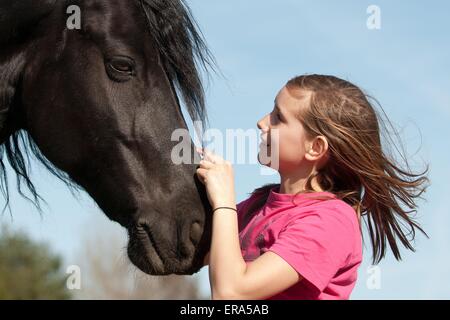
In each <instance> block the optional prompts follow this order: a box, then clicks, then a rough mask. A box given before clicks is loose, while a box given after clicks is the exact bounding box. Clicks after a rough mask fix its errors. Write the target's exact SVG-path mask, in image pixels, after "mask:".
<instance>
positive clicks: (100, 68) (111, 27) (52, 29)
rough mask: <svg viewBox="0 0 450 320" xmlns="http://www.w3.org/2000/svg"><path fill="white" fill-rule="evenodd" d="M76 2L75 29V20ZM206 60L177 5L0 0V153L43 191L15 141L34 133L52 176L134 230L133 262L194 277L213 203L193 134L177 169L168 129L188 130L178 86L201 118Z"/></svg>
mask: <svg viewBox="0 0 450 320" xmlns="http://www.w3.org/2000/svg"><path fill="white" fill-rule="evenodd" d="M71 5H75V6H77V7H78V8H79V9H80V22H81V28H79V29H78V28H74V29H70V28H68V27H67V19H68V18H69V14H68V13H67V8H68V7H69V6H71ZM210 58H211V57H210V55H209V52H208V50H207V48H206V46H205V45H204V42H203V41H202V38H201V36H200V34H199V33H198V31H197V28H196V24H195V21H194V20H193V18H192V16H191V14H190V11H189V9H188V8H187V7H186V6H185V5H184V4H183V3H182V2H181V1H180V0H73V1H66V0H64V1H59V0H20V1H17V0H0V67H1V71H0V143H2V146H1V148H2V150H0V151H1V154H3V153H6V154H7V156H8V159H9V161H10V163H11V165H12V167H13V169H14V170H15V171H16V173H17V174H18V175H19V176H20V177H21V178H24V179H25V180H26V182H27V184H28V186H29V187H30V189H31V191H32V192H35V190H34V187H33V185H32V183H31V181H30V180H29V179H28V176H27V172H26V169H25V167H26V166H24V164H23V156H22V154H21V150H20V147H19V146H18V140H20V137H22V139H24V137H25V138H26V139H29V141H30V146H29V147H28V148H31V149H32V150H33V152H34V153H35V154H36V155H38V158H39V159H41V160H42V161H43V163H44V164H46V165H47V167H48V168H49V169H50V170H51V171H52V172H53V173H56V174H57V176H58V177H60V178H62V179H63V180H65V182H69V183H73V184H74V185H75V186H77V187H79V188H80V189H82V190H85V191H86V192H87V193H88V194H89V195H90V196H91V197H92V198H93V199H94V200H95V202H96V203H97V204H98V205H99V207H100V208H101V209H102V211H103V212H104V213H105V214H106V215H107V216H108V217H109V218H110V219H111V220H114V221H116V222H118V223H120V224H121V225H122V226H124V227H125V228H126V229H127V230H128V234H129V244H128V256H129V258H130V260H131V261H132V262H133V263H134V264H135V265H136V266H137V267H139V268H140V269H141V270H142V271H144V272H146V273H149V274H155V275H164V274H172V273H175V274H192V273H195V272H197V271H198V270H199V269H200V268H201V266H202V265H203V264H202V263H203V258H204V256H205V254H206V253H207V252H208V250H209V243H210V237H211V217H210V206H209V203H208V200H207V198H206V194H205V190H204V187H203V186H202V184H201V183H199V181H198V180H197V177H196V174H195V169H196V165H195V163H196V160H198V154H197V153H196V151H195V148H194V145H193V143H192V141H191V140H190V139H188V141H187V144H188V145H187V150H189V151H190V152H191V155H192V156H193V157H194V158H193V159H192V158H191V160H192V161H191V163H183V164H175V163H174V162H173V161H172V157H171V155H172V150H173V148H174V147H175V145H176V144H178V143H179V141H173V139H172V133H173V132H174V131H175V130H176V129H186V130H187V125H186V122H185V120H184V118H183V115H182V112H181V107H180V102H179V100H178V97H177V92H178V93H179V94H180V95H181V97H182V98H183V100H184V102H185V104H186V108H187V109H188V111H189V114H190V116H191V117H192V118H193V119H197V120H204V118H205V110H204V97H203V87H202V83H201V80H200V76H199V70H198V62H201V63H203V64H204V65H206V63H208V62H210V61H211V60H209V59H210ZM177 90H178V91H177ZM1 165H2V167H3V162H1ZM0 171H1V170H0ZM2 176H3V178H6V173H5V172H4V170H3V172H2ZM99 232H100V231H99ZM99 254H101V253H99Z"/></svg>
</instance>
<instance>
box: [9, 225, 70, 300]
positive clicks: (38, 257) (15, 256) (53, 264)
mask: <svg viewBox="0 0 450 320" xmlns="http://www.w3.org/2000/svg"><path fill="white" fill-rule="evenodd" d="M66 279H67V275H66V274H65V273H64V272H63V271H62V270H61V258H60V257H59V256H57V255H54V254H52V253H51V252H50V250H49V248H48V246H47V245H45V244H41V243H36V242H33V241H32V240H31V239H30V238H29V237H28V236H27V235H26V234H24V233H22V232H13V231H11V230H10V229H9V228H7V227H6V226H2V227H1V228H0V299H70V298H71V295H70V293H69V291H68V290H67V289H66Z"/></svg>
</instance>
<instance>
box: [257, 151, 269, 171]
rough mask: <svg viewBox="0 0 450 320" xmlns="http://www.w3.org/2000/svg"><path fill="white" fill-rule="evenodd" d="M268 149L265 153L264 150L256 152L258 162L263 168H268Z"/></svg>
mask: <svg viewBox="0 0 450 320" xmlns="http://www.w3.org/2000/svg"><path fill="white" fill-rule="evenodd" d="M270 160H271V159H270V149H269V152H267V151H266V150H261V149H259V152H258V162H259V163H260V164H262V165H263V166H268V167H270V164H271V161H270Z"/></svg>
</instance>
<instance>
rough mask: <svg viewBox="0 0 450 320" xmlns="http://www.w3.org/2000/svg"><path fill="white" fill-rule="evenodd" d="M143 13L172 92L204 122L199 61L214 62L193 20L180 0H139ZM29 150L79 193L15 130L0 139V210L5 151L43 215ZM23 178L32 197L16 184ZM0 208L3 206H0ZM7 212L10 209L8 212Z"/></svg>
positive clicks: (213, 65)
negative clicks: (1, 142) (4, 139)
mask: <svg viewBox="0 0 450 320" xmlns="http://www.w3.org/2000/svg"><path fill="white" fill-rule="evenodd" d="M138 1H139V5H140V6H141V8H142V10H143V14H144V15H145V17H144V18H145V20H146V22H147V26H148V28H149V31H150V32H151V34H152V35H153V37H154V40H155V41H156V45H157V47H158V49H159V53H160V56H161V59H162V61H163V64H164V68H165V71H166V73H167V75H168V77H169V80H170V81H171V83H172V84H173V85H174V89H175V90H176V91H177V92H176V94H181V97H182V98H183V102H184V103H185V107H186V109H187V111H188V113H189V116H190V117H191V119H192V120H193V121H196V120H198V121H201V122H202V123H203V124H205V125H206V124H207V122H208V119H207V113H206V107H205V95H204V86H203V82H202V79H201V76H200V67H201V68H202V69H203V70H204V71H206V74H208V72H207V71H208V70H213V71H214V70H215V69H216V62H215V60H214V57H213V56H212V54H211V52H210V51H209V50H208V48H207V45H206V43H205V41H204V40H203V35H202V33H201V32H200V30H199V28H198V24H197V22H196V21H195V19H194V18H193V16H192V13H191V11H190V9H189V7H188V6H187V5H186V4H185V2H184V0H138ZM30 151H31V153H32V154H33V155H34V156H35V158H36V159H37V160H38V161H39V162H40V163H42V164H43V165H44V166H45V167H46V169H47V170H48V171H49V172H50V173H51V174H53V175H54V176H56V177H57V178H58V179H59V180H61V181H62V182H63V183H64V184H65V185H66V186H67V187H68V189H69V190H70V192H71V193H72V195H73V196H74V197H76V198H78V195H79V193H78V191H80V190H81V189H82V188H81V186H79V185H78V184H76V183H75V182H74V181H73V180H72V179H71V178H70V177H69V175H68V174H67V173H66V172H64V171H62V170H60V169H59V168H57V167H55V166H54V165H53V164H52V163H51V162H50V161H49V160H48V159H47V158H46V157H45V156H44V155H43V154H42V153H41V151H40V150H39V148H38V146H37V145H36V144H35V143H34V141H33V139H32V138H31V136H30V135H29V134H28V133H27V132H26V131H24V130H18V131H16V132H14V133H13V134H12V135H11V136H10V137H9V138H8V139H7V140H6V141H5V142H4V143H3V144H1V145H0V190H1V192H2V194H3V196H4V198H5V200H6V204H5V206H4V208H3V211H4V210H5V209H6V208H7V207H8V208H9V211H10V213H11V208H10V205H9V190H8V179H7V172H6V168H5V164H4V162H3V160H4V155H6V157H7V158H8V161H9V163H10V165H11V168H12V169H13V170H14V172H15V173H16V181H17V190H18V192H19V194H20V195H21V196H22V197H24V198H25V199H27V200H29V201H30V202H32V203H33V204H34V205H35V207H36V208H37V209H38V211H39V213H40V214H41V216H42V209H41V206H40V201H43V202H44V203H45V204H47V202H46V201H45V200H44V199H43V198H42V197H41V196H40V195H39V194H38V192H37V190H36V188H35V187H34V185H33V183H32V181H31V179H30V177H29V171H30V166H29V164H30ZM22 183H25V185H26V187H27V189H28V190H29V191H30V193H31V195H32V198H29V197H28V196H27V195H26V194H25V193H24V192H23V191H22V188H21V185H22ZM3 211H2V212H3ZM11 217H12V215H11Z"/></svg>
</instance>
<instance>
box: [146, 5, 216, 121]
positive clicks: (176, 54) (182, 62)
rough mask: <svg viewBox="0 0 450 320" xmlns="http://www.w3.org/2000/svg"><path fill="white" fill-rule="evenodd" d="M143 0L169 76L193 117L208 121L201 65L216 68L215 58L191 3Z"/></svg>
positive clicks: (206, 67)
mask: <svg viewBox="0 0 450 320" xmlns="http://www.w3.org/2000/svg"><path fill="white" fill-rule="evenodd" d="M139 1H140V3H141V6H142V9H143V11H144V13H145V15H146V19H147V22H148V25H149V29H150V32H151V33H152V34H153V35H154V37H155V38H156V42H157V46H158V48H159V50H160V54H161V57H162V58H163V60H164V63H165V67H166V72H167V73H168V75H169V78H170V79H171V80H172V81H173V82H174V84H175V85H176V86H177V88H178V89H179V90H180V91H181V94H182V97H183V99H184V102H185V104H186V107H187V109H188V111H189V114H190V116H191V118H192V120H200V121H202V122H205V121H206V120H207V119H206V110H205V102H204V88H203V85H202V81H201V79H200V76H199V70H198V66H199V65H200V66H202V67H203V69H204V70H207V69H208V67H209V68H211V69H214V66H215V62H214V58H213V57H212V55H211V53H210V52H209V50H208V48H207V46H206V44H205V42H204V41H203V37H202V35H201V33H200V31H199V29H198V26H197V23H196V21H195V19H194V18H193V17H192V14H191V11H190V9H189V7H188V6H187V5H186V4H185V3H184V1H183V0H139ZM155 31H156V32H155Z"/></svg>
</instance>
